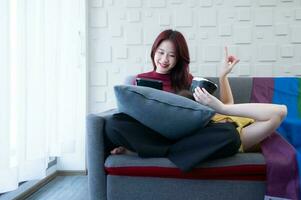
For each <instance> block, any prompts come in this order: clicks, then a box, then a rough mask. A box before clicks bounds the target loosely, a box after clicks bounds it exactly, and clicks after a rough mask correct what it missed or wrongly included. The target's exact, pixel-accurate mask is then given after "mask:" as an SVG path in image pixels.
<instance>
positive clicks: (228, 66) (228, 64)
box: [220, 47, 239, 77]
mask: <svg viewBox="0 0 301 200" xmlns="http://www.w3.org/2000/svg"><path fill="white" fill-rule="evenodd" d="M238 62H239V59H238V58H237V57H236V56H234V55H229V54H228V47H225V59H224V64H223V67H222V69H221V71H220V77H224V76H227V74H229V73H230V72H231V71H232V69H233V67H234V66H235V65H236V64H237V63H238Z"/></svg>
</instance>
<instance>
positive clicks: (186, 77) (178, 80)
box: [151, 29, 192, 92]
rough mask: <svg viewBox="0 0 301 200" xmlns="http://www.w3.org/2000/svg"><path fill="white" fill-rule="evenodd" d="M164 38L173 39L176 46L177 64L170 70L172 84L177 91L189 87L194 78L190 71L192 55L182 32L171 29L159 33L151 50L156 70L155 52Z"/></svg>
mask: <svg viewBox="0 0 301 200" xmlns="http://www.w3.org/2000/svg"><path fill="white" fill-rule="evenodd" d="M164 40H169V41H171V42H172V43H173V44H174V46H175V48H176V58H177V64H176V65H175V66H174V67H173V68H172V69H171V71H170V78H171V86H172V88H173V89H174V90H175V91H176V92H177V91H180V90H185V89H188V88H189V86H190V84H191V80H192V76H191V74H190V73H189V63H190V57H189V50H188V46H187V43H186V40H185V38H184V36H183V35H182V33H180V32H178V31H174V30H171V29H169V30H165V31H163V32H161V33H160V34H159V35H158V37H157V38H156V40H155V42H154V44H153V46H152V51H151V58H152V62H153V66H154V70H156V68H157V67H156V65H155V62H154V57H155V53H156V51H157V48H158V47H159V45H160V44H161V42H162V41H164Z"/></svg>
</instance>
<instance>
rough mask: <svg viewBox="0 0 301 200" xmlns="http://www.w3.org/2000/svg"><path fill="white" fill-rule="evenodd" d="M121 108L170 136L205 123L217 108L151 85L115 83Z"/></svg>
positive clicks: (186, 132)
mask: <svg viewBox="0 0 301 200" xmlns="http://www.w3.org/2000/svg"><path fill="white" fill-rule="evenodd" d="M114 90H115V96H116V99H117V106H118V109H119V111H120V112H123V113H125V114H128V115H129V116H131V117H133V118H135V119H136V120H138V121H139V122H141V123H142V124H144V125H146V126H147V127H149V128H151V129H153V130H155V131H157V132H158V133H160V134H162V135H163V136H165V137H167V138H169V139H178V138H181V137H183V136H186V135H188V134H191V133H193V131H195V130H196V129H199V128H201V127H204V126H205V125H206V124H207V123H208V122H209V121H210V119H211V117H212V116H213V115H214V114H215V112H214V111H213V110H212V109H211V108H209V107H206V106H204V105H201V104H199V103H197V102H195V101H193V100H190V99H188V98H186V97H182V96H179V95H176V94H173V93H170V92H165V91H162V90H157V89H153V88H149V87H142V86H133V85H118V86H115V87H114Z"/></svg>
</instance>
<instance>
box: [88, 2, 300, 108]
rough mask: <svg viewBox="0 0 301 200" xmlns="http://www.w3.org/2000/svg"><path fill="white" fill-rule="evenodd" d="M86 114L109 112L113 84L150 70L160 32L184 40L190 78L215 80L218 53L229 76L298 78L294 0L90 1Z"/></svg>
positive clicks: (297, 17) (297, 10)
mask: <svg viewBox="0 0 301 200" xmlns="http://www.w3.org/2000/svg"><path fill="white" fill-rule="evenodd" d="M88 15H89V16H88V33H89V34H88V50H89V59H88V60H89V77H88V79H89V84H88V87H89V89H88V91H89V105H88V107H89V112H100V111H103V110H107V109H109V108H112V107H115V97H114V93H113V86H114V85H116V84H120V83H122V82H123V80H124V78H125V77H126V76H127V75H132V74H137V73H141V72H144V71H149V70H151V69H152V64H151V61H150V48H151V45H152V43H153V41H154V39H155V37H156V36H157V35H158V34H159V32H161V31H162V30H165V29H170V28H171V29H176V30H178V31H181V32H182V33H183V35H184V36H185V38H186V40H187V42H188V46H189V50H190V57H191V64H190V71H191V73H192V74H193V75H194V76H217V75H218V70H219V66H220V63H221V59H222V58H223V47H224V46H225V45H227V46H228V49H229V51H230V53H233V54H235V55H237V56H238V57H239V58H240V59H241V62H240V63H239V64H238V65H237V66H236V68H235V69H234V70H233V72H232V73H231V76H301V0H231V1H228V0H89V3H88Z"/></svg>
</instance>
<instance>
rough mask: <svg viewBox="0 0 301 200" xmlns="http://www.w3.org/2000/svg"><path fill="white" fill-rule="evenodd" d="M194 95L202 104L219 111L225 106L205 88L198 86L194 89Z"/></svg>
mask: <svg viewBox="0 0 301 200" xmlns="http://www.w3.org/2000/svg"><path fill="white" fill-rule="evenodd" d="M193 97H194V99H195V100H196V101H197V102H199V103H200V104H203V105H205V106H209V107H210V108H212V109H214V110H216V111H217V112H221V111H222V109H223V107H224V104H223V103H222V102H221V101H220V100H218V99H217V98H216V97H215V96H213V95H211V94H210V93H209V92H208V91H207V90H206V89H205V88H199V87H197V88H196V89H195V90H194V93H193Z"/></svg>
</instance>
